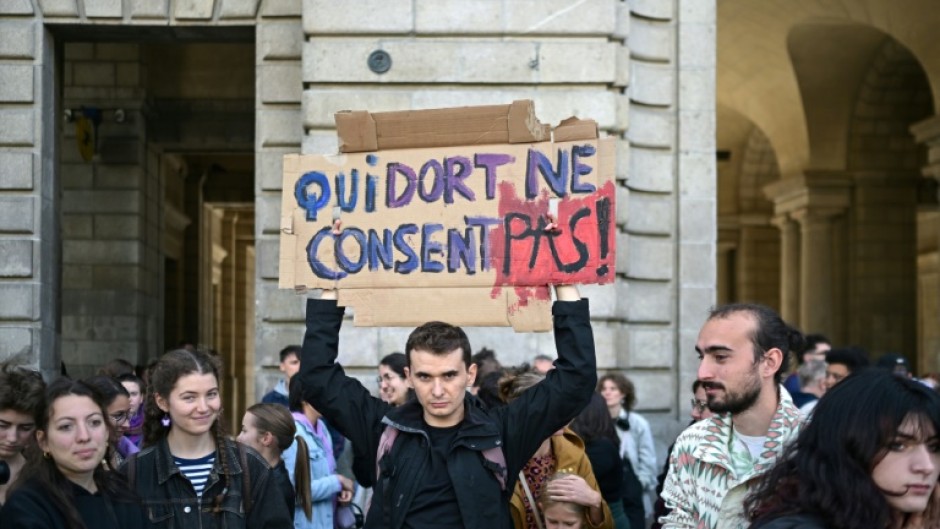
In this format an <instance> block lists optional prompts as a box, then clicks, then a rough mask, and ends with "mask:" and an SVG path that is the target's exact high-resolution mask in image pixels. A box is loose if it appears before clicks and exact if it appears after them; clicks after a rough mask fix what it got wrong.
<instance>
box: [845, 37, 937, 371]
mask: <svg viewBox="0 0 940 529" xmlns="http://www.w3.org/2000/svg"><path fill="white" fill-rule="evenodd" d="M932 114H933V100H932V93H931V87H930V83H929V80H928V77H927V75H926V73H925V71H924V69H923V67H922V66H921V64H920V63H919V61H918V60H917V58H916V57H915V56H914V55H913V54H912V53H911V51H909V50H908V49H907V48H906V47H904V46H903V45H901V44H900V43H899V42H897V41H896V40H894V39H893V38H890V37H888V38H885V39H884V41H883V42H882V43H881V45H880V46H879V47H878V48H877V50H875V53H874V54H873V56H872V60H871V62H870V65H869V68H868V69H867V71H866V74H865V76H864V77H863V79H862V81H861V82H860V84H859V87H858V91H857V97H856V98H855V100H854V101H853V107H852V115H851V119H850V121H849V124H848V125H849V126H848V130H847V147H848V148H847V152H846V168H847V170H848V173H849V174H850V175H851V178H852V183H853V186H852V191H851V193H852V196H851V200H852V207H851V209H850V210H849V214H848V219H847V220H848V234H847V239H848V242H849V246H848V254H847V256H848V259H847V272H848V273H847V277H848V284H847V292H846V294H847V307H848V309H849V310H848V311H847V314H846V331H847V336H848V337H849V338H850V339H851V340H852V341H853V342H854V343H861V344H866V345H868V346H869V347H870V348H871V350H872V355H873V356H877V355H880V354H882V353H884V352H889V351H890V352H898V353H901V354H905V355H908V356H909V357H910V358H911V359H912V360H913V359H914V357H915V355H916V354H917V352H918V349H919V348H920V347H919V344H918V340H917V336H918V332H917V321H918V317H917V316H918V300H917V298H918V293H917V292H918V282H919V281H918V276H919V275H920V274H921V273H922V272H923V271H919V270H918V242H917V240H918V201H919V197H920V195H921V194H920V193H919V190H920V188H921V187H923V184H924V183H925V182H926V181H925V180H923V179H922V178H921V174H920V169H921V167H922V166H923V165H924V163H925V161H926V153H925V147H924V146H923V145H918V144H917V142H916V141H915V139H914V137H913V135H912V134H911V132H910V128H911V125H913V124H914V123H917V122H920V121H921V120H923V119H925V118H927V117H929V116H931V115H932ZM922 353H923V351H922Z"/></svg>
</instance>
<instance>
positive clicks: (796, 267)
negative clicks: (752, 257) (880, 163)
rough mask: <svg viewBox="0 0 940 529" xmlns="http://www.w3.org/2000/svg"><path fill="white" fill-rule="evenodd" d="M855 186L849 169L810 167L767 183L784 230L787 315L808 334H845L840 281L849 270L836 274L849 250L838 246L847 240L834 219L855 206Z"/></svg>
mask: <svg viewBox="0 0 940 529" xmlns="http://www.w3.org/2000/svg"><path fill="white" fill-rule="evenodd" d="M850 185H851V179H850V178H849V177H848V175H846V174H843V173H834V172H824V171H807V172H806V173H805V174H803V175H799V176H792V177H788V178H783V179H781V180H778V181H777V182H773V183H771V184H769V185H767V186H765V187H764V194H765V195H766V196H767V198H769V199H770V200H772V201H773V203H774V212H775V213H776V217H775V218H774V223H775V224H776V225H777V226H778V227H779V228H780V231H781V252H780V255H781V266H782V270H781V274H783V277H782V278H781V279H782V280H781V305H782V307H783V308H782V312H783V313H782V316H783V317H784V319H785V320H786V321H787V322H788V323H791V324H794V325H798V326H799V327H800V329H801V330H802V331H803V332H821V333H824V334H826V335H827V336H830V338H832V339H834V340H837V339H839V338H840V337H842V336H843V335H844V329H843V320H842V319H841V318H840V317H838V316H837V315H836V313H838V312H839V311H841V310H842V308H843V303H842V300H841V297H840V296H838V295H837V293H841V292H843V290H842V289H841V288H838V287H837V285H835V284H834V282H837V281H844V280H845V273H844V270H840V271H839V273H838V274H836V273H835V272H834V271H835V270H837V269H839V268H841V263H842V262H843V260H842V259H841V256H842V255H843V251H842V249H840V248H836V247H835V246H836V244H837V243H840V244H844V241H843V239H842V238H841V237H837V236H836V235H837V234H835V233H834V232H835V229H836V224H834V221H835V219H836V217H837V216H838V215H840V214H842V213H843V212H844V211H846V209H847V208H848V207H849V202H850V198H849V188H850ZM794 221H795V222H794ZM797 223H798V224H799V230H798V232H797V228H796V225H797ZM837 267H838V268H837ZM794 271H795V272H794ZM796 285H799V287H798V290H796V289H797V286H796Z"/></svg>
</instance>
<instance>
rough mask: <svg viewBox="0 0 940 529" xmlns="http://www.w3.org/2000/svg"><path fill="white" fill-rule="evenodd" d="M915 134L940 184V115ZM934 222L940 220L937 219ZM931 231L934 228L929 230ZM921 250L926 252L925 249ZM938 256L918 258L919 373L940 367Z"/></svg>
mask: <svg viewBox="0 0 940 529" xmlns="http://www.w3.org/2000/svg"><path fill="white" fill-rule="evenodd" d="M910 131H911V134H913V135H914V139H915V140H916V141H917V143H922V144H924V145H925V146H926V147H927V163H926V165H924V167H923V168H922V171H921V172H922V174H923V175H924V176H925V177H927V178H933V179H934V180H937V181H940V115H936V116H931V117H930V118H927V119H925V120H924V121H921V122H919V123H915V124H914V125H912V126H911V128H910ZM933 218H934V219H937V218H938V217H937V216H936V215H934V216H933ZM930 224H933V226H932V229H933V230H934V231H935V232H936V233H938V234H940V227H938V226H937V221H936V220H935V221H933V222H930V221H928V226H929V225H930ZM928 229H931V228H928ZM938 239H940V237H934V244H935V245H940V240H938ZM921 251H923V250H922V249H921ZM937 269H938V264H937V253H936V251H934V252H930V253H926V254H924V253H921V254H920V255H918V260H917V270H918V274H917V275H918V298H919V300H918V306H917V319H918V327H919V332H918V342H919V343H918V348H919V352H920V354H919V355H918V365H917V366H915V369H916V370H917V372H919V373H923V372H927V371H935V370H936V369H937V368H938V366H940V359H938V355H940V332H938V331H937V330H936V329H937V323H938V321H940V304H938V303H937V299H940V280H938V277H937Z"/></svg>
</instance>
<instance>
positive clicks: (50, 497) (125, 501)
mask: <svg viewBox="0 0 940 529" xmlns="http://www.w3.org/2000/svg"><path fill="white" fill-rule="evenodd" d="M36 425H37V429H36V443H35V445H33V446H31V447H30V448H29V453H28V454H27V462H26V465H25V467H24V468H23V471H22V472H21V473H20V475H19V476H18V478H17V482H16V483H15V484H14V485H13V487H12V493H11V494H10V496H9V497H8V499H7V500H8V501H7V502H6V504H5V505H4V506H3V509H2V510H0V529H12V528H16V529H34V528H35V529H40V528H42V529H60V528H61V529H91V528H95V529H98V528H101V529H138V528H140V529H143V528H144V527H146V519H145V517H144V512H143V510H142V509H141V507H140V504H139V503H138V502H137V501H136V498H135V497H134V496H133V494H132V493H131V492H129V490H128V486H127V483H126V481H124V479H123V478H122V477H121V476H120V475H119V474H117V473H116V472H114V471H113V470H112V469H111V467H110V465H109V463H108V456H109V454H108V452H109V451H110V442H109V438H110V435H111V429H110V427H109V423H108V419H107V412H106V408H105V406H104V404H103V402H102V396H101V395H100V393H98V391H97V390H96V389H94V388H93V387H91V386H89V385H88V384H85V383H84V382H80V381H72V380H69V379H67V378H60V379H59V380H56V381H55V382H53V383H52V384H50V385H49V388H48V389H47V390H46V396H45V405H44V406H43V407H42V412H41V413H40V414H39V415H38V416H37V417H36Z"/></svg>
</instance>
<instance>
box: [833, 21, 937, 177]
mask: <svg viewBox="0 0 940 529" xmlns="http://www.w3.org/2000/svg"><path fill="white" fill-rule="evenodd" d="M931 114H933V104H932V97H931V90H930V84H929V81H928V79H927V75H926V73H925V72H924V69H923V68H922V67H921V65H920V63H919V62H918V61H917V59H916V58H915V57H914V55H913V54H911V52H910V51H908V50H907V48H905V47H904V46H902V45H901V44H899V43H898V42H897V41H896V40H894V39H891V38H887V39H885V40H884V42H883V44H882V45H881V46H880V47H879V48H878V50H877V51H876V53H875V55H874V57H873V58H872V61H871V66H870V68H869V69H868V72H867V74H866V75H865V78H864V80H863V81H862V83H861V86H860V87H859V90H858V97H857V99H856V100H855V101H854V105H853V113H852V116H851V122H850V124H849V130H848V152H847V160H846V165H847V168H848V169H850V170H879V171H887V172H891V173H894V172H900V173H902V174H904V175H908V176H909V175H911V174H913V173H917V172H919V171H920V168H921V166H923V164H924V162H925V159H924V156H925V150H924V147H923V146H918V145H917V143H916V142H915V141H914V137H913V135H911V133H910V131H909V129H910V126H911V125H912V124H913V123H916V122H918V121H920V120H922V119H925V118H927V117H928V116H930V115H931Z"/></svg>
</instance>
